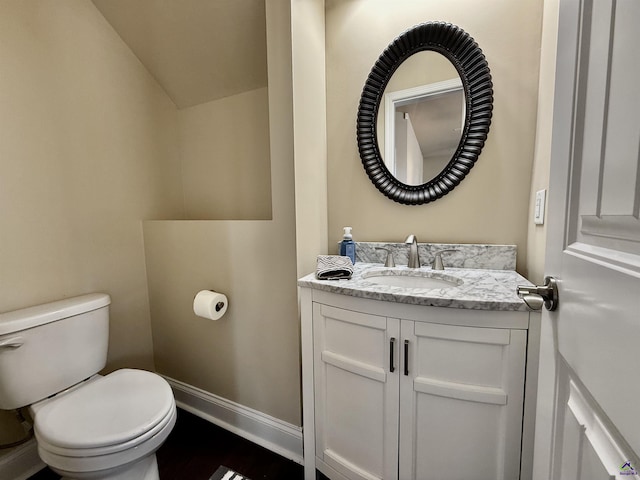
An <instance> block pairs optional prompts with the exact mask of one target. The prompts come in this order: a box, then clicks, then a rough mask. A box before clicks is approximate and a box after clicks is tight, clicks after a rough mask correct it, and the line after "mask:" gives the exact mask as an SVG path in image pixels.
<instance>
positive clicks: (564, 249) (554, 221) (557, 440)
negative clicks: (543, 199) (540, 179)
mask: <svg viewBox="0 0 640 480" xmlns="http://www.w3.org/2000/svg"><path fill="white" fill-rule="evenodd" d="M553 122H554V125H553V146H552V160H551V181H550V187H549V193H550V203H549V214H550V216H549V220H550V224H549V237H548V240H547V259H546V272H545V273H546V274H547V275H551V276H553V277H555V278H556V280H557V281H558V288H559V305H558V309H557V310H556V311H555V312H546V311H545V312H544V313H543V317H542V322H543V325H542V335H543V336H542V344H541V355H540V356H541V363H540V369H541V370H540V371H541V373H540V382H539V395H538V416H537V421H536V442H535V443H536V445H535V455H534V464H535V467H534V478H535V479H536V480H548V479H553V480H556V479H563V480H564V479H572V480H573V479H585V480H586V479H610V478H616V479H633V478H640V476H638V475H637V474H636V471H640V461H639V459H638V453H640V220H639V217H640V167H639V163H640V0H561V1H560V16H559V33H558V57H557V67H556V93H555V104H554V118H553Z"/></svg>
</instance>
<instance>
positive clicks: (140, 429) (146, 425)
mask: <svg viewBox="0 0 640 480" xmlns="http://www.w3.org/2000/svg"><path fill="white" fill-rule="evenodd" d="M31 412H32V415H33V417H34V429H35V436H36V441H37V443H38V453H39V455H40V458H41V459H42V460H43V461H44V462H45V463H46V464H47V465H49V467H51V469H52V470H54V471H56V472H58V473H59V474H60V475H62V476H63V477H65V478H69V479H85V478H87V479H93V478H99V479H105V480H106V479H116V478H123V479H124V478H126V479H131V478H141V479H152V478H158V477H157V473H155V474H154V473H153V472H149V473H148V474H145V475H136V476H135V477H134V476H133V473H131V472H130V471H129V470H130V469H131V468H134V467H135V468H142V466H141V465H136V464H137V463H139V462H140V461H141V460H147V461H148V462H149V465H147V466H146V467H144V468H143V470H145V472H146V470H149V469H151V470H154V469H156V467H155V455H154V453H155V451H156V450H157V449H158V448H159V447H160V445H162V443H163V442H164V440H165V439H166V438H167V436H168V435H169V433H170V432H171V429H172V428H173V426H174V424H175V421H176V406H175V401H174V398H173V394H172V393H171V388H170V387H169V385H168V384H167V382H166V381H165V380H164V379H163V378H162V377H160V376H158V375H155V374H153V373H150V372H145V371H142V370H131V369H123V370H117V371H115V372H113V373H111V374H109V375H107V376H105V377H101V376H99V375H96V376H94V377H92V378H91V379H89V380H87V381H86V382H83V383H82V384H81V385H79V386H76V387H75V388H73V389H71V390H70V391H68V392H64V393H61V394H58V395H56V396H55V397H52V398H50V399H46V400H44V401H42V402H38V403H37V404H34V405H32V406H31ZM152 455H153V458H152V459H150V458H146V457H149V456H152Z"/></svg>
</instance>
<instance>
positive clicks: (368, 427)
mask: <svg viewBox="0 0 640 480" xmlns="http://www.w3.org/2000/svg"><path fill="white" fill-rule="evenodd" d="M423 279H426V280H423ZM429 279H431V280H429ZM432 281H434V282H433V283H430V282H432ZM438 282H441V283H438ZM519 284H529V282H528V281H527V280H526V279H524V278H523V277H521V276H520V275H518V274H517V273H516V272H515V271H513V270H489V269H468V268H455V269H446V270H445V271H442V272H437V271H434V270H432V269H431V268H430V267H422V268H420V269H408V268H407V267H396V268H385V267H382V265H380V264H367V263H356V265H355V272H354V275H353V277H352V278H351V279H349V280H339V281H336V280H334V281H327V280H317V279H316V278H315V275H314V274H311V275H307V276H306V277H303V278H301V279H300V280H299V281H298V285H299V286H300V287H301V289H300V290H301V311H302V360H303V411H304V462H305V478H306V479H307V480H312V479H315V478H316V469H317V470H319V471H320V472H322V473H323V474H324V475H326V476H327V477H329V478H331V479H333V480H336V479H358V480H364V479H367V480H370V479H386V480H391V479H400V480H406V479H419V480H432V479H433V480H436V479H444V478H447V479H478V480H479V479H487V480H488V479H491V480H494V479H502V480H515V479H525V478H530V475H531V472H530V470H531V452H532V442H533V437H532V435H533V428H532V427H533V420H534V419H533V413H534V407H535V405H534V403H535V388H536V379H537V370H536V369H537V355H538V337H539V330H538V329H539V315H538V314H537V313H532V312H529V311H528V309H527V307H526V305H525V304H524V302H523V301H522V300H520V299H519V298H518V297H517V296H516V293H515V292H516V286H517V285H519Z"/></svg>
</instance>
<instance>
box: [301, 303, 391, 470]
mask: <svg viewBox="0 0 640 480" xmlns="http://www.w3.org/2000/svg"><path fill="white" fill-rule="evenodd" d="M313 308H314V313H313V315H314V332H313V334H314V342H315V344H316V349H315V352H314V356H315V360H314V377H315V378H314V382H315V390H316V392H317V393H316V404H315V405H316V407H315V411H316V415H315V429H316V457H318V458H319V459H320V460H321V461H322V462H324V463H326V464H327V465H329V466H330V467H332V468H333V469H334V470H336V471H338V472H340V473H342V474H343V475H345V476H346V477H348V478H353V479H363V480H374V479H382V478H384V479H397V472H398V470H397V465H398V373H397V370H396V372H395V373H392V372H390V371H389V370H390V368H389V367H390V353H391V352H390V345H391V343H390V342H391V339H392V338H394V339H395V340H396V341H397V340H398V337H399V333H400V332H399V325H400V322H399V320H397V319H388V318H385V317H380V316H377V315H368V314H362V313H357V312H352V311H349V310H344V309H339V308H334V307H330V306H327V305H320V304H316V303H314V306H313ZM396 343H398V342H396ZM395 357H396V358H397V353H396V355H395ZM394 363H395V366H396V368H397V360H396V359H394Z"/></svg>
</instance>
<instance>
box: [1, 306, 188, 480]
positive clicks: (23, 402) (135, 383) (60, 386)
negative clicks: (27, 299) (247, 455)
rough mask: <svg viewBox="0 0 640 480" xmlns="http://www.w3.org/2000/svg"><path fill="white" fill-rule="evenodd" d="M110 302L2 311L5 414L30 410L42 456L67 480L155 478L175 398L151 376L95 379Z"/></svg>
mask: <svg viewBox="0 0 640 480" xmlns="http://www.w3.org/2000/svg"><path fill="white" fill-rule="evenodd" d="M110 303H111V299H110V298H109V296H108V295H105V294H99V293H96V294H89V295H83V296H80V297H75V298H69V299H66V300H60V301H58V302H53V303H48V304H45V305H38V306H35V307H30V308H25V309H22V310H16V311H14V312H9V313H3V314H0V409H6V410H10V409H16V408H20V407H25V406H27V405H29V406H30V411H31V413H32V415H33V418H34V428H35V437H36V441H37V443H38V453H39V455H40V458H42V460H43V461H44V462H45V463H46V464H47V465H49V467H50V468H51V469H52V470H54V471H56V472H58V473H59V474H60V475H62V476H63V477H64V478H66V479H100V480H157V479H158V478H159V477H158V467H157V464H156V456H155V452H156V450H157V449H158V448H159V447H160V445H162V443H163V442H164V441H165V439H166V438H167V436H168V435H169V432H171V429H172V428H173V426H174V425H175V422H176V404H175V400H174V398H173V394H172V392H171V388H170V387H169V384H168V383H167V382H166V381H165V380H164V379H163V378H162V377H160V376H159V375H156V374H154V373H151V372H147V371H143V370H132V369H122V370H117V371H115V372H113V373H110V374H108V375H106V376H101V375H97V372H99V371H100V370H101V369H102V368H104V366H105V363H106V359H107V346H108V338H109V304H110Z"/></svg>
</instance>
